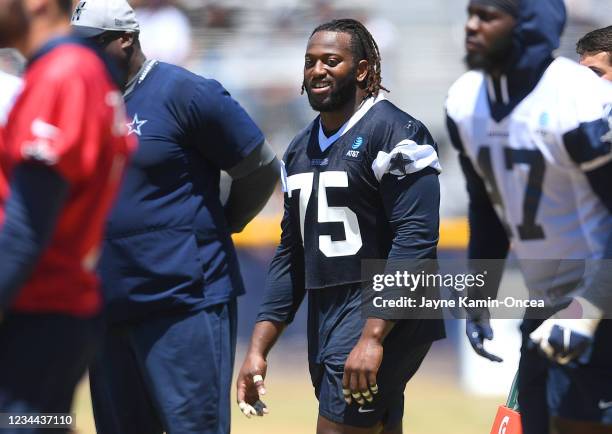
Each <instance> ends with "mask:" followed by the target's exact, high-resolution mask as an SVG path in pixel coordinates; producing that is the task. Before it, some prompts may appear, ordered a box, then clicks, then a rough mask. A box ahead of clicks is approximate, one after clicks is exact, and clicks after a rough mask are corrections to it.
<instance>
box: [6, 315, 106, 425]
mask: <svg viewBox="0 0 612 434" xmlns="http://www.w3.org/2000/svg"><path fill="white" fill-rule="evenodd" d="M101 336H102V321H101V320H100V318H93V319H82V318H75V317H71V316H67V315H55V314H8V315H7V316H6V317H5V318H4V320H3V321H2V323H0V348H2V350H0V413H13V414H14V413H69V412H70V408H71V405H72V398H73V395H74V389H75V387H76V385H77V383H78V382H79V380H81V378H83V375H84V374H85V371H86V369H87V365H88V364H89V363H90V361H91V360H92V358H93V356H94V354H95V351H96V349H97V346H98V345H99V343H100V338H101ZM0 431H1V432H2V433H4V434H13V433H14V434H34V433H45V434H51V433H67V432H68V430H67V429H53V428H45V429H35V428H31V429H30V428H19V429H15V430H12V429H8V428H4V429H1V430H0Z"/></svg>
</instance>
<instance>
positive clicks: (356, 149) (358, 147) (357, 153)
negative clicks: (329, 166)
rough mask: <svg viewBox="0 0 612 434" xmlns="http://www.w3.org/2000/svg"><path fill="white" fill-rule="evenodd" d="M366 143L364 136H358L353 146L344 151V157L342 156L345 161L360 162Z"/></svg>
mask: <svg viewBox="0 0 612 434" xmlns="http://www.w3.org/2000/svg"><path fill="white" fill-rule="evenodd" d="M364 143H365V139H364V138H363V136H357V137H356V138H355V140H353V143H351V146H348V147H347V148H346V149H345V150H344V155H343V156H342V158H343V159H344V160H353V161H360V160H361V152H362V149H363V144H364Z"/></svg>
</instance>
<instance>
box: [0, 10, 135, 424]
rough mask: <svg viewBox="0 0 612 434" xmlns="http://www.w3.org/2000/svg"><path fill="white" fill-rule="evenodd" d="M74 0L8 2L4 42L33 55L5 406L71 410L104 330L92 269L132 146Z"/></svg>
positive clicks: (10, 214)
mask: <svg viewBox="0 0 612 434" xmlns="http://www.w3.org/2000/svg"><path fill="white" fill-rule="evenodd" d="M71 6H72V2H71V1H70V0H39V1H36V2H27V1H23V0H0V48H5V47H13V48H17V49H18V50H19V51H20V52H21V53H22V54H23V55H24V56H25V58H26V59H27V61H28V63H27V68H26V72H25V76H24V85H23V90H22V92H21V94H20V96H19V97H18V98H17V100H16V101H15V105H14V107H13V109H12V111H11V113H10V115H9V118H8V121H7V124H6V127H5V129H4V130H3V131H2V134H0V312H2V316H3V317H2V322H0V348H2V350H1V351H0V413H10V414H19V413H64V412H68V411H69V410H70V404H71V401H72V395H73V393H74V388H75V386H76V384H77V382H78V380H79V379H80V378H81V376H82V375H83V373H84V372H85V369H86V366H87V364H88V362H89V360H90V358H91V356H93V352H94V350H95V347H96V342H97V341H98V339H99V336H100V332H101V329H100V324H101V322H100V319H99V317H100V310H101V307H102V297H101V293H100V288H99V282H98V279H97V277H96V276H95V271H94V270H95V266H96V262H97V258H98V253H99V245H100V243H101V240H102V235H103V228H104V223H105V220H106V214H107V212H108V210H109V208H110V206H111V204H112V201H113V199H114V196H115V193H116V191H117V190H118V187H119V183H120V181H121V177H122V173H123V168H124V166H125V163H126V160H127V158H128V157H129V155H130V153H131V151H132V147H133V143H132V142H130V141H128V138H127V135H126V133H127V128H126V124H127V122H126V118H125V109H124V106H123V101H122V97H121V94H120V93H119V91H118V90H117V86H116V83H115V80H113V78H112V75H111V73H110V72H109V69H108V67H107V65H106V64H105V62H104V60H103V59H102V58H101V57H100V56H99V55H98V54H97V53H96V52H95V51H94V50H93V49H92V48H89V47H87V46H86V45H85V43H84V42H82V41H81V40H79V39H77V38H74V37H72V36H70V31H71V27H70V13H71ZM4 422H5V421H2V420H0V426H1V425H3V424H4ZM3 432H6V431H3ZM8 432H12V431H10V430H9V431H8ZM18 432H19V433H24V432H37V431H36V428H33V430H32V431H28V430H24V429H19V430H18ZM44 432H48V431H44Z"/></svg>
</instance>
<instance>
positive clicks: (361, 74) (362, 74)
mask: <svg viewBox="0 0 612 434" xmlns="http://www.w3.org/2000/svg"><path fill="white" fill-rule="evenodd" d="M368 66H369V63H368V61H367V60H365V59H363V60H360V61H359V63H358V64H357V77H356V78H357V83H359V84H365V83H366V81H367V79H368Z"/></svg>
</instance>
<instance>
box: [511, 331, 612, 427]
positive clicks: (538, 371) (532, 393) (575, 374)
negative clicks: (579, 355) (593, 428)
mask: <svg viewBox="0 0 612 434" xmlns="http://www.w3.org/2000/svg"><path fill="white" fill-rule="evenodd" d="M541 323H542V320H524V321H523V325H522V326H521V331H522V333H523V345H522V348H521V361H520V365H519V406H520V409H521V410H520V411H521V419H522V423H523V434H541V433H544V432H548V426H549V418H550V417H553V416H556V417H560V418H564V419H572V420H577V421H586V422H595V423H601V424H606V425H612V344H611V343H612V321H610V320H603V321H602V322H601V323H600V324H599V327H598V329H597V332H596V334H595V342H594V344H593V348H592V349H593V352H592V355H591V358H590V360H589V362H588V363H587V364H578V363H570V364H568V365H559V364H557V363H553V362H550V361H548V359H546V358H545V357H544V356H543V355H541V354H539V353H538V351H537V350H536V349H528V348H527V345H526V343H527V339H528V337H529V334H530V333H531V332H532V331H533V330H535V329H536V328H537V327H538V326H539V325H540V324H541Z"/></svg>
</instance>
